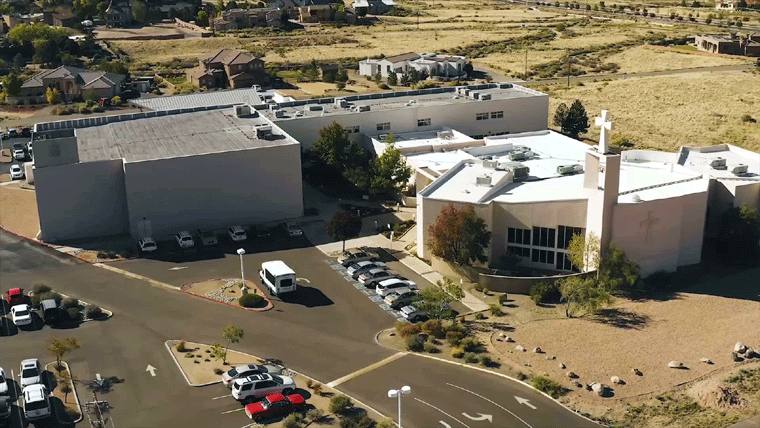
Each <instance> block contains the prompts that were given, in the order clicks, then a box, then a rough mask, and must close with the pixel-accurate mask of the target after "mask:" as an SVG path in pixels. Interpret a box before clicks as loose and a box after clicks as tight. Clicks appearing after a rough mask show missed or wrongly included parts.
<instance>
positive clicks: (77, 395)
mask: <svg viewBox="0 0 760 428" xmlns="http://www.w3.org/2000/svg"><path fill="white" fill-rule="evenodd" d="M51 364H53V363H47V364H45V370H47V367H48V366H49V365H51ZM61 364H62V365H65V366H66V371H67V372H69V376H73V375H72V374H71V367H69V363H67V362H66V361H63V360H61ZM48 371H50V370H48ZM71 391H72V392H73V393H74V400H76V402H77V409H79V419H77V420H75V421H74V424H75V425H76V424H77V423H79V422H81V421H82V419H84V412H83V411H82V403H80V402H79V394H77V387H76V385H75V384H74V382H73V381H72V382H71ZM64 407H66V406H65V404H64ZM55 418H56V419H57V420H58V424H59V425H66V423H65V422H63V421H61V419H60V418H58V414H56V415H55Z"/></svg>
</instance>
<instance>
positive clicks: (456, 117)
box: [274, 94, 549, 149]
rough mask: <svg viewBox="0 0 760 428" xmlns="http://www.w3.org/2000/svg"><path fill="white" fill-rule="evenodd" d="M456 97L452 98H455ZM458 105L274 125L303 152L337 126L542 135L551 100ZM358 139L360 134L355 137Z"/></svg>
mask: <svg viewBox="0 0 760 428" xmlns="http://www.w3.org/2000/svg"><path fill="white" fill-rule="evenodd" d="M452 96H453V94H452ZM460 101H462V102H460V103H457V104H456V105H448V106H422V105H421V106H418V107H402V108H398V109H393V110H375V111H369V112H363V113H359V112H354V113H343V114H337V115H329V116H310V117H301V118H298V119H297V120H289V119H285V120H278V119H274V122H275V123H276V124H277V126H279V127H280V128H282V129H283V130H284V131H285V132H287V133H288V134H290V135H291V136H292V137H293V138H295V139H296V140H297V141H300V142H301V145H302V148H304V149H307V148H309V147H311V146H312V145H313V144H314V143H315V142H316V141H317V139H318V138H319V130H320V129H322V128H324V127H326V126H328V125H330V124H331V123H332V122H334V121H335V122H338V123H339V124H341V126H344V127H347V126H359V127H360V128H359V132H360V133H366V134H376V133H378V132H380V131H378V130H377V124H378V123H385V122H390V124H391V129H390V130H387V131H382V132H386V133H396V134H397V133H403V132H415V131H424V130H431V129H438V128H440V127H441V126H447V127H450V128H452V129H455V130H457V131H459V132H462V133H463V134H466V135H470V136H472V135H487V134H488V133H489V132H490V133H493V134H497V133H499V134H501V133H506V132H509V133H512V134H514V133H518V132H529V131H541V130H544V129H546V120H547V115H548V110H549V97H548V96H546V95H544V96H528V97H520V98H510V99H505V100H499V99H494V100H488V101H475V100H472V101H470V102H466V101H463V100H460ZM492 111H504V118H503V119H489V120H475V114H476V113H483V112H492ZM426 118H430V119H431V123H430V126H425V127H418V126H417V119H426ZM352 137H354V139H358V134H352Z"/></svg>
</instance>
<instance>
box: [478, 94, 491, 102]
mask: <svg viewBox="0 0 760 428" xmlns="http://www.w3.org/2000/svg"><path fill="white" fill-rule="evenodd" d="M478 99H479V100H480V101H486V100H490V99H491V94H480V97H478Z"/></svg>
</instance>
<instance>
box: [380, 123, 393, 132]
mask: <svg viewBox="0 0 760 428" xmlns="http://www.w3.org/2000/svg"><path fill="white" fill-rule="evenodd" d="M389 129H391V123H390V122H384V123H378V124H377V130H378V131H387V130H389Z"/></svg>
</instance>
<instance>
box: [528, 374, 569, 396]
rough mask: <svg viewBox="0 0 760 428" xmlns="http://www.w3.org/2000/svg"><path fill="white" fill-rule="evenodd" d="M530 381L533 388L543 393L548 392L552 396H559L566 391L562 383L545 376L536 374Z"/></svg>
mask: <svg viewBox="0 0 760 428" xmlns="http://www.w3.org/2000/svg"><path fill="white" fill-rule="evenodd" d="M530 383H531V385H533V387H534V388H536V389H537V390H539V391H541V392H543V393H546V394H549V395H550V396H551V397H552V398H559V397H561V396H562V395H564V394H565V393H566V392H567V391H566V390H565V388H563V387H562V385H560V384H558V383H557V382H555V381H553V380H551V379H550V378H549V377H547V376H536V377H534V378H533V380H532V381H531V382H530Z"/></svg>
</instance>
